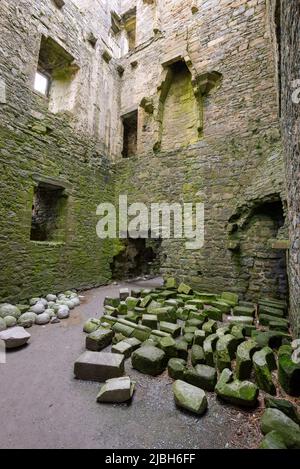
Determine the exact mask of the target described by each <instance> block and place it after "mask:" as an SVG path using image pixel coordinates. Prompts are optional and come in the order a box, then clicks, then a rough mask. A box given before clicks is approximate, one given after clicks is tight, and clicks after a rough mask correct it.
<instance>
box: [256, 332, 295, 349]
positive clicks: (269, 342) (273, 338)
mask: <svg viewBox="0 0 300 469" xmlns="http://www.w3.org/2000/svg"><path fill="white" fill-rule="evenodd" d="M251 337H252V339H253V340H255V341H256V342H257V345H258V346H259V347H261V348H263V347H271V348H272V349H277V348H279V347H280V346H281V344H282V341H283V340H284V339H290V336H289V334H285V333H284V332H280V331H266V332H262V331H259V330H253V331H252V333H251Z"/></svg>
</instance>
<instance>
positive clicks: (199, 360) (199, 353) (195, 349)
mask: <svg viewBox="0 0 300 469" xmlns="http://www.w3.org/2000/svg"><path fill="white" fill-rule="evenodd" d="M191 361H192V365H193V366H196V365H198V364H203V363H205V355H204V350H203V348H202V347H201V345H193V346H192V353H191Z"/></svg>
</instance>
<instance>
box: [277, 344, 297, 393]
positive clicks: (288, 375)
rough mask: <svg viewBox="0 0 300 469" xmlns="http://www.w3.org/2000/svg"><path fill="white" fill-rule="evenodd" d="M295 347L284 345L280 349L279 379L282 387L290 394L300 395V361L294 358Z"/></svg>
mask: <svg viewBox="0 0 300 469" xmlns="http://www.w3.org/2000/svg"><path fill="white" fill-rule="evenodd" d="M292 357H293V349H292V347H291V346H290V345H282V346H281V347H280V349H279V351H278V379H279V383H280V385H281V387H282V388H283V389H284V390H285V392H286V393H287V394H289V395H290V396H296V397H298V396H300V363H295V362H294V361H293V359H292Z"/></svg>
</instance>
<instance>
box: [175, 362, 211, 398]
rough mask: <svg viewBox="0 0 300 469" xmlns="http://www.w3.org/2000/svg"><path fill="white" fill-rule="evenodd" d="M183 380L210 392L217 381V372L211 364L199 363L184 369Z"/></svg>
mask: <svg viewBox="0 0 300 469" xmlns="http://www.w3.org/2000/svg"><path fill="white" fill-rule="evenodd" d="M183 381H186V382H187V383H189V384H192V385H193V386H197V387H199V388H201V389H204V390H205V391H211V392H212V391H213V390H214V389H215V386H216V383H217V372H216V370H215V368H213V367H212V366H208V365H203V364H199V365H196V366H195V367H194V368H188V369H185V370H184V373H183Z"/></svg>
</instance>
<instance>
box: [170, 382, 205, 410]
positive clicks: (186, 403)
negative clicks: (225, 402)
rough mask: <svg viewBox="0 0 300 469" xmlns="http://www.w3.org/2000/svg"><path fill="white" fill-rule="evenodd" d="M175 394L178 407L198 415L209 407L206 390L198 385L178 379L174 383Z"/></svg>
mask: <svg viewBox="0 0 300 469" xmlns="http://www.w3.org/2000/svg"><path fill="white" fill-rule="evenodd" d="M173 394H174V399H175V403H176V405H177V406H178V407H181V408H183V409H185V410H188V411H190V412H193V413H195V414H198V415H202V414H204V412H205V411H206V409H207V398H206V395H205V392H204V391H203V390H202V389H200V388H197V387H196V386H193V385H191V384H188V383H186V382H184V381H181V380H177V381H175V382H174V383H173Z"/></svg>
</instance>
